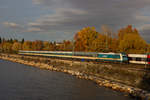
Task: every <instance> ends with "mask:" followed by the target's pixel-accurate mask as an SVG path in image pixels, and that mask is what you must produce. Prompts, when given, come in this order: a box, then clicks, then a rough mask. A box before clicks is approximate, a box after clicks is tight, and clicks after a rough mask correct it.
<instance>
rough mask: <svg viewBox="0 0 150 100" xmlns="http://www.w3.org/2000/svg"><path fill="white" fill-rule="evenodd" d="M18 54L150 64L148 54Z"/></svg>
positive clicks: (29, 52)
mask: <svg viewBox="0 0 150 100" xmlns="http://www.w3.org/2000/svg"><path fill="white" fill-rule="evenodd" d="M19 54H20V55H30V56H44V57H55V58H63V59H71V60H80V61H96V62H117V63H134V64H147V65H150V54H126V53H113V52H110V53H100V52H71V51H24V50H20V51H19Z"/></svg>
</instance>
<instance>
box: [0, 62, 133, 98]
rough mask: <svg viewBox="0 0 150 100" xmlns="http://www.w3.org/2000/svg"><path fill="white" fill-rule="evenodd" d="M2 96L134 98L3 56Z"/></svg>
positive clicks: (0, 93) (0, 81)
mask: <svg viewBox="0 0 150 100" xmlns="http://www.w3.org/2000/svg"><path fill="white" fill-rule="evenodd" d="M0 100H133V99H131V98H130V97H128V96H124V95H123V94H122V93H119V92H116V91H113V90H111V89H107V88H104V87H99V86H98V85H96V84H95V83H93V82H92V81H87V80H82V79H78V78H76V77H74V76H71V75H68V74H64V73H62V72H52V71H48V70H41V69H38V68H34V67H29V66H27V65H22V64H18V63H13V62H9V61H4V60H0Z"/></svg>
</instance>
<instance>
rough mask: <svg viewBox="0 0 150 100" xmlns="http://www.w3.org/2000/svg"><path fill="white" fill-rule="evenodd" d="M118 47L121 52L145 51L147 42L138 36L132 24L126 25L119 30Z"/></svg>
mask: <svg viewBox="0 0 150 100" xmlns="http://www.w3.org/2000/svg"><path fill="white" fill-rule="evenodd" d="M118 35H119V41H120V44H119V49H120V51H121V52H127V53H145V52H146V51H147V49H148V44H147V43H146V41H145V40H144V39H143V38H142V37H141V36H140V34H139V33H138V31H137V30H136V29H132V26H127V27H126V28H124V29H121V30H120V31H119V34H118Z"/></svg>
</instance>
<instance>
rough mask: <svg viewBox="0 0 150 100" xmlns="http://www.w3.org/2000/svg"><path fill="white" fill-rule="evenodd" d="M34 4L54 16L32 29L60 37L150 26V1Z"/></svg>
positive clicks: (84, 0)
mask: <svg viewBox="0 0 150 100" xmlns="http://www.w3.org/2000/svg"><path fill="white" fill-rule="evenodd" d="M33 4H36V5H41V6H43V7H46V8H48V9H49V10H51V11H52V12H53V13H49V14H45V15H42V16H40V17H39V18H37V19H36V20H35V21H33V22H29V23H28V26H29V27H30V28H33V29H40V30H42V31H45V32H52V30H53V31H56V34H55V35H58V36H59V35H63V34H64V35H65V33H67V32H68V31H69V32H70V34H74V32H76V31H77V30H80V29H81V28H83V27H87V26H95V27H96V28H97V29H99V30H100V27H101V26H102V25H104V24H105V25H108V26H110V27H112V28H113V30H115V31H116V30H118V29H119V28H121V27H125V26H126V25H129V24H132V25H134V26H135V27H136V26H137V27H139V26H142V25H143V24H145V23H150V20H149V18H150V17H149V16H146V15H145V14H144V12H143V9H145V8H147V9H148V10H150V8H148V7H149V5H150V0H33ZM145 28H146V27H145ZM99 30H98V31H99ZM71 31H72V33H71ZM60 33H63V34H60ZM142 34H143V33H142Z"/></svg>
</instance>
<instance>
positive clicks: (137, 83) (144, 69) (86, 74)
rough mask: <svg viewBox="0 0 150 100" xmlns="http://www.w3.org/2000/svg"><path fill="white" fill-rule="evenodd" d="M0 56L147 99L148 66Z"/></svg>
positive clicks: (148, 93) (148, 87)
mask: <svg viewBox="0 0 150 100" xmlns="http://www.w3.org/2000/svg"><path fill="white" fill-rule="evenodd" d="M0 59H3V60H9V61H12V62H17V63H21V64H25V65H29V66H33V67H37V68H40V69H46V70H51V71H59V72H64V73H68V74H71V75H74V76H76V77H78V78H81V79H87V80H92V81H94V82H95V83H97V84H98V85H100V86H105V87H108V88H111V89H113V90H116V91H120V92H124V93H127V94H129V95H131V96H133V97H136V98H138V99H141V100H150V92H148V91H149V90H150V74H149V72H150V71H149V67H150V66H143V65H131V64H110V63H96V62H80V61H71V60H62V59H54V58H45V57H36V56H21V55H13V54H0Z"/></svg>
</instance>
